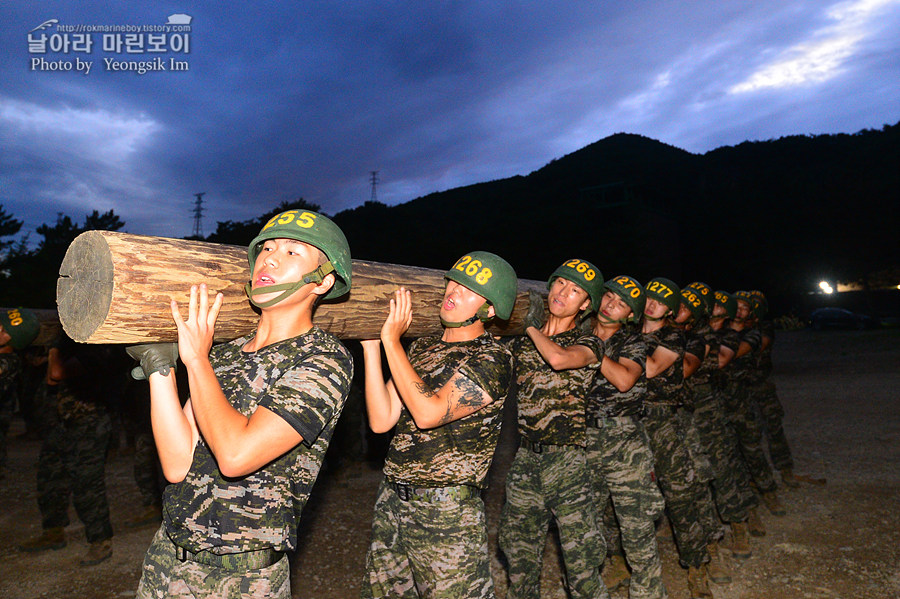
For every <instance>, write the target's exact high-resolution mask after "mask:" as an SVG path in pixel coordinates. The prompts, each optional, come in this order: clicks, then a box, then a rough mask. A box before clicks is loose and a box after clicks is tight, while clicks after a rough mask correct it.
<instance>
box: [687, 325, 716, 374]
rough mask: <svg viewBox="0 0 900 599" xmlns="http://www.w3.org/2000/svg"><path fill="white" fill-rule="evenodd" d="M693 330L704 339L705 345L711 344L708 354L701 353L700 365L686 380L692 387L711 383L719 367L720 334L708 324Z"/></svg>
mask: <svg viewBox="0 0 900 599" xmlns="http://www.w3.org/2000/svg"><path fill="white" fill-rule="evenodd" d="M691 332H692V333H693V334H695V335H697V336H698V337H700V338H701V339H702V340H703V345H704V346H709V351H707V352H706V356H703V355H702V354H701V355H700V358H701V360H702V362H700V367H699V368H697V370H695V371H694V374H693V375H692V376H691V377H690V378H688V379H687V381H685V382H686V383H687V384H688V385H689V386H691V387H698V386H700V385H706V384H709V383H710V382H711V379H712V376H713V374H714V373H715V372H716V371H717V370H718V369H719V336H718V335H717V334H716V332H715V331H714V330H712V328H711V327H710V326H709V325H708V324H704V325H701V326H699V327H695V328H694V329H691Z"/></svg>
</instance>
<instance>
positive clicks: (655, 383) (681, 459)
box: [641, 326, 709, 568]
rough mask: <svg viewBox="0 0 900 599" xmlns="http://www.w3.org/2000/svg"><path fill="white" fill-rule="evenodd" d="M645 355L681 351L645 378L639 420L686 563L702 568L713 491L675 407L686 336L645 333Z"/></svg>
mask: <svg viewBox="0 0 900 599" xmlns="http://www.w3.org/2000/svg"><path fill="white" fill-rule="evenodd" d="M644 340H645V341H646V343H647V355H648V356H649V355H651V354H652V353H653V352H654V351H655V350H656V348H657V347H658V346H662V347H665V348H666V349H669V350H671V351H673V352H675V353H677V354H678V358H677V359H676V360H675V362H674V363H673V364H672V365H670V366H669V367H668V368H667V369H666V370H665V371H663V372H661V373H659V374H658V375H657V376H655V377H653V378H650V379H647V393H646V395H645V396H644V410H643V417H642V418H641V422H642V423H643V425H644V428H645V429H646V430H647V436H648V437H649V439H650V449H651V451H653V457H654V460H655V466H656V474H657V477H658V478H657V480H658V481H659V487H660V489H662V492H663V496H664V497H665V498H666V509H667V513H668V515H669V521H670V522H671V523H672V530H673V532H674V533H675V543H676V545H677V547H678V554H679V557H680V558H681V562H682V564H683V565H685V566H688V567H694V568H698V567H700V566H701V565H703V564H704V563H706V562H708V561H709V554H708V553H707V551H706V544H707V538H708V531H706V530H705V527H704V526H703V521H704V520H703V510H704V509H709V493H708V492H707V490H706V485H705V484H704V483H703V482H702V481H701V480H700V477H699V476H698V475H697V471H696V469H695V468H694V462H693V460H692V459H691V455H690V453H689V452H688V449H687V445H686V444H685V431H684V427H683V426H682V423H681V420H680V419H679V418H678V415H677V413H676V409H677V408H678V406H679V404H680V397H681V386H682V383H683V380H684V334H683V332H682V331H680V330H678V329H676V328H675V327H672V326H664V327H662V328H661V329H658V330H656V331H653V332H652V333H645V334H644Z"/></svg>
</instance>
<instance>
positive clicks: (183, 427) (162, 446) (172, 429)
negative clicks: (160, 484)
mask: <svg viewBox="0 0 900 599" xmlns="http://www.w3.org/2000/svg"><path fill="white" fill-rule="evenodd" d="M148 381H149V383H150V422H151V425H152V427H153V440H154V441H155V442H156V449H157V453H158V454H159V461H160V464H161V465H162V470H163V475H164V476H165V477H166V480H168V481H169V482H171V483H177V482H180V481H182V480H184V477H185V476H186V475H187V472H188V469H189V468H190V466H191V462H193V460H194V447H196V445H197V440H198V439H199V438H200V433H199V431H198V430H197V423H196V421H195V420H194V412H193V410H192V409H191V402H190V400H188V402H187V403H186V404H185V405H184V408H182V407H181V402H180V401H179V399H178V386H177V384H176V382H175V374H174V373H173V372H170V373H169V374H167V375H165V376H164V375H162V374H160V373H159V372H154V373H153V374H151V375H150V378H149V379H148Z"/></svg>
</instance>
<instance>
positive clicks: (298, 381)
mask: <svg viewBox="0 0 900 599" xmlns="http://www.w3.org/2000/svg"><path fill="white" fill-rule="evenodd" d="M248 258H249V262H250V267H251V269H252V279H251V281H250V282H249V283H248V284H247V292H248V295H249V297H250V301H251V302H252V303H253V304H254V305H256V306H257V307H259V308H260V310H261V314H260V319H259V323H258V325H257V329H256V332H255V334H254V335H251V336H245V337H242V338H240V339H236V340H234V341H231V342H228V343H222V344H219V345H216V346H215V347H212V343H213V337H214V326H215V321H216V318H217V316H218V313H219V310H220V308H221V306H222V301H223V300H222V295H221V294H217V295H216V298H215V301H214V302H212V305H210V301H209V296H208V292H207V287H206V285H205V284H203V285H200V286H199V287H198V286H193V287H192V288H191V294H190V304H189V309H188V317H187V319H186V320H185V319H184V318H182V316H181V313H180V310H179V306H178V305H177V304H176V303H175V302H174V301H173V302H172V304H171V310H172V317H173V319H174V320H175V324H176V326H177V328H178V345H177V349H178V353H177V355H176V353H175V352H174V351H173V350H174V348H173V347H172V346H171V345H170V344H151V345H149V346H137V347H132V348H129V353H130V354H131V355H132V356H133V357H135V358H137V359H139V360H140V368H139V369H135V371H133V373H132V374H133V375H138V376H143V377H146V378H148V379H149V382H150V397H151V420H152V423H153V435H154V438H155V440H156V446H157V449H158V452H159V457H160V462H161V464H162V468H163V472H164V474H165V476H166V478H167V479H168V480H169V481H170V482H171V483H173V484H170V485H169V486H168V487H166V490H165V494H164V499H163V515H164V520H163V524H162V526H161V527H160V529H159V531H158V532H157V533H156V536H155V537H154V539H153V541H152V543H151V545H150V548H149V549H148V551H147V555H146V557H145V559H144V565H143V575H142V577H141V581H140V584H139V586H138V591H137V596H138V597H140V598H151V597H168V596H179V597H188V596H189V597H196V598H200V597H222V596H228V597H248V598H249V597H277V598H283V599H288V598H289V597H290V596H291V590H290V580H289V563H288V557H287V552H289V551H292V550H294V549H295V548H296V543H297V528H298V523H299V519H300V514H301V512H302V509H303V506H304V505H305V503H306V500H307V499H308V497H309V492H310V489H311V487H312V485H313V483H314V481H315V479H316V476H317V474H318V472H319V469H320V466H321V464H322V458H323V456H324V455H325V450H326V448H327V446H328V442H329V440H330V438H331V434H332V431H333V430H334V426H335V423H336V422H337V419H338V416H339V414H340V412H341V409H342V407H343V405H344V402H345V400H346V398H347V394H348V392H349V388H350V379H351V378H352V371H353V363H352V359H351V357H350V354H349V352H348V351H347V350H346V348H344V346H343V345H341V343H340V342H339V341H338V340H337V339H336V338H335V337H333V336H332V335H330V334H328V333H326V332H324V331H323V330H321V329H319V328H318V327H316V326H315V325H314V324H313V311H314V308H315V305H316V304H317V302H318V301H319V300H320V299H324V298H335V297H340V296H342V295H344V294H345V293H347V291H349V289H350V284H351V278H350V275H351V261H350V249H349V247H348V245H347V240H346V238H345V237H344V234H343V233H342V232H341V230H340V229H339V228H338V227H337V225H335V224H334V223H333V222H332V221H331V220H329V219H328V218H327V217H325V216H324V215H321V214H318V213H315V212H311V211H299V210H288V211H285V212H282V213H280V214H278V215H276V216H274V217H273V218H272V219H271V220H270V221H269V222H268V223H267V224H266V225H265V226H264V227H263V228H262V230H261V231H260V233H259V235H257V236H256V238H254V239H253V241H251V242H250V247H249V249H248ZM178 356H180V358H181V361H182V362H183V363H184V365H185V368H186V370H187V374H188V384H189V388H190V399H188V400H187V402H186V403H185V405H184V406H183V407H182V405H181V403H180V402H179V399H178V388H177V384H176V381H175V373H174V372H173V370H174V365H175V362H176V358H177V357H178Z"/></svg>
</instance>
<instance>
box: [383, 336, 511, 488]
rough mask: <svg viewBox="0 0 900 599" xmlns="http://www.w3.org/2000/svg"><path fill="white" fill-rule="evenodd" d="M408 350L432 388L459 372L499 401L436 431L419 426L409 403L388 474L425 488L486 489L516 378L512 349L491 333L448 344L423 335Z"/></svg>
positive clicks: (387, 465)
mask: <svg viewBox="0 0 900 599" xmlns="http://www.w3.org/2000/svg"><path fill="white" fill-rule="evenodd" d="M407 354H408V356H409V361H410V363H411V364H412V366H413V368H414V369H415V371H416V373H418V375H419V376H420V377H422V380H423V381H424V382H425V384H426V385H428V386H429V387H430V388H432V389H440V388H441V387H443V386H444V385H445V384H446V383H447V381H449V380H450V379H451V378H452V377H453V375H454V374H456V373H457V372H459V373H460V374H462V375H463V376H464V377H466V378H467V379H469V380H470V381H472V382H474V383H475V384H476V385H478V386H479V387H481V389H483V390H484V391H486V392H487V394H488V395H490V396H491V398H493V401H491V403H489V404H488V405H486V406H484V407H483V408H481V409H480V410H478V411H476V412H473V413H472V414H469V415H468V416H464V417H463V418H460V419H459V420H455V421H453V422H448V423H447V424H445V425H443V426H438V427H436V428H432V429H420V428H418V427H417V426H416V423H415V421H414V420H413V418H412V415H410V413H409V410H407V409H406V407H405V406H404V407H403V408H402V409H401V411H400V419H399V420H398V421H397V426H396V427H395V429H394V438H393V439H392V440H391V446H390V448H389V449H388V455H387V458H386V459H385V462H384V474H385V477H386V478H387V480H389V481H392V482H401V483H405V484H409V485H414V486H420V487H449V486H455V485H472V486H476V487H481V488H483V487H485V486H486V479H487V472H488V468H490V465H491V459H492V458H493V457H494V449H496V447H497V441H498V440H499V438H500V424H501V423H502V421H503V402H504V400H505V399H506V396H507V394H508V393H509V388H510V383H511V382H512V375H513V356H512V352H511V351H510V350H509V348H508V347H506V346H505V345H503V344H501V343H500V342H498V341H497V340H496V339H494V338H493V337H492V336H491V335H489V334H487V333H485V334H484V335H481V336H480V337H478V338H476V339H473V340H471V341H462V342H458V343H447V342H446V341H442V340H441V338H440V337H425V338H421V339H417V340H415V341H414V342H413V343H412V344H411V345H410V347H409V350H408V352H407Z"/></svg>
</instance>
